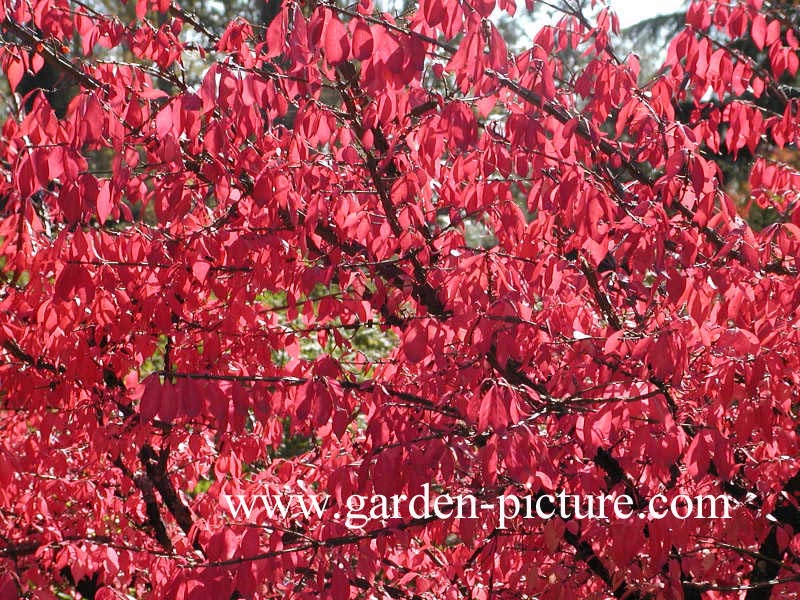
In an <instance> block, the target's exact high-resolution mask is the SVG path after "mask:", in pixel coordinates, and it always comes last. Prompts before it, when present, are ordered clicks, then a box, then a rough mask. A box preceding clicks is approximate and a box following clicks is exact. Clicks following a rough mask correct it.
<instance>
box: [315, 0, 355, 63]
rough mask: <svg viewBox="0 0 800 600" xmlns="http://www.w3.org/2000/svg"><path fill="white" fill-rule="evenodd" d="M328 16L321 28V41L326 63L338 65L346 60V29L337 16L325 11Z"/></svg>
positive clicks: (348, 49)
mask: <svg viewBox="0 0 800 600" xmlns="http://www.w3.org/2000/svg"><path fill="white" fill-rule="evenodd" d="M326 14H327V16H328V18H327V19H326V21H325V24H324V26H323V27H324V29H323V34H322V35H323V38H322V43H323V47H324V48H325V58H326V59H327V61H328V63H330V64H332V65H338V64H339V63H340V62H344V61H345V60H347V57H348V55H349V54H350V48H349V45H348V39H347V30H346V29H345V27H344V25H342V22H341V21H340V20H339V18H338V17H336V16H335V15H333V14H332V13H330V11H326Z"/></svg>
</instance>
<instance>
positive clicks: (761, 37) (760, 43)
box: [750, 14, 767, 50]
mask: <svg viewBox="0 0 800 600" xmlns="http://www.w3.org/2000/svg"><path fill="white" fill-rule="evenodd" d="M750 31H751V35H752V37H753V43H754V44H755V45H756V48H758V49H759V50H763V49H764V44H765V43H766V40H767V21H766V19H765V18H764V15H762V14H757V15H756V16H755V17H753V24H752V27H751V30H750Z"/></svg>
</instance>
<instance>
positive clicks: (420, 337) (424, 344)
mask: <svg viewBox="0 0 800 600" xmlns="http://www.w3.org/2000/svg"><path fill="white" fill-rule="evenodd" d="M403 352H404V353H405V355H406V358H408V360H409V361H411V362H412V363H418V362H420V361H421V360H423V359H424V358H425V356H426V355H427V353H428V328H427V327H424V326H423V325H422V324H421V323H420V322H419V321H415V322H414V323H413V324H412V325H411V326H410V327H409V328H408V329H407V330H406V332H405V335H404V336H403Z"/></svg>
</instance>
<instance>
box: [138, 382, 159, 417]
mask: <svg viewBox="0 0 800 600" xmlns="http://www.w3.org/2000/svg"><path fill="white" fill-rule="evenodd" d="M160 409H161V381H160V380H159V378H158V376H157V375H150V376H149V377H148V378H147V379H146V380H145V383H144V393H143V394H142V399H141V400H140V401H139V417H140V418H141V419H142V421H144V422H149V421H152V420H153V418H154V417H155V416H156V414H158V411H159V410H160Z"/></svg>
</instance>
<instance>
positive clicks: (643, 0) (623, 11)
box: [609, 0, 687, 29]
mask: <svg viewBox="0 0 800 600" xmlns="http://www.w3.org/2000/svg"><path fill="white" fill-rule="evenodd" d="M609 4H610V5H611V8H612V9H614V12H615V13H617V16H618V17H619V26H620V27H621V28H622V29H625V28H626V27H630V26H631V25H634V24H636V23H639V22H640V21H644V20H645V19H650V18H652V17H657V16H658V15H669V14H672V13H676V12H679V11H681V10H685V9H686V7H687V2H685V1H684V0H659V1H658V2H648V1H647V0H609Z"/></svg>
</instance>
